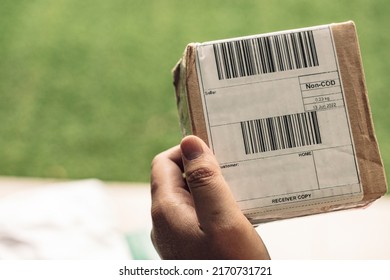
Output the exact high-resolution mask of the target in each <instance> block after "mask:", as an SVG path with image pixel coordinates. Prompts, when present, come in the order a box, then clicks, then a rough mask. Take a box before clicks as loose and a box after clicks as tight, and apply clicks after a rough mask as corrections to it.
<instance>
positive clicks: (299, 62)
mask: <svg viewBox="0 0 390 280" xmlns="http://www.w3.org/2000/svg"><path fill="white" fill-rule="evenodd" d="M213 49H214V57H215V63H216V67H217V72H218V78H219V80H225V79H231V78H238V77H246V76H253V75H259V74H267V73H274V72H280V71H287V70H294V69H301V68H308V67H314V66H318V65H319V62H318V57H317V50H316V44H315V42H314V36H313V31H311V30H309V31H302V32H295V33H288V34H280V35H274V36H268V37H258V38H251V39H244V40H237V41H229V42H222V43H216V44H214V45H213Z"/></svg>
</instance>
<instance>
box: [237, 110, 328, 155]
mask: <svg viewBox="0 0 390 280" xmlns="http://www.w3.org/2000/svg"><path fill="white" fill-rule="evenodd" d="M241 131H242V137H243V142H244V147H245V153H246V154H247V155H248V154H255V153H262V152H268V151H276V150H281V149H288V148H295V147H303V146H309V145H315V144H321V143H322V142H321V134H320V128H319V126H318V118H317V112H316V111H310V112H304V113H298V114H292V115H284V116H277V117H272V118H265V119H257V120H250V121H243V122H241Z"/></svg>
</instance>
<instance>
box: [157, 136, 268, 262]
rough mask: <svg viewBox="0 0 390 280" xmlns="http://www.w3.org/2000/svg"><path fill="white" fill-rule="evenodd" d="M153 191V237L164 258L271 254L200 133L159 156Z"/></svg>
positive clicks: (233, 257)
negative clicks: (232, 192) (199, 136)
mask: <svg viewBox="0 0 390 280" xmlns="http://www.w3.org/2000/svg"><path fill="white" fill-rule="evenodd" d="M183 172H184V174H185V178H184V177H183ZM151 193H152V209H151V214H152V220H153V229H152V233H151V237H152V241H153V244H154V247H155V248H156V250H157V252H158V253H159V255H160V257H161V258H162V259H269V254H268V251H267V249H266V247H265V245H264V243H263V241H262V240H261V238H260V236H259V235H258V234H257V232H256V230H255V229H254V228H253V226H252V225H251V223H250V222H249V221H248V220H247V219H246V218H245V216H244V215H243V214H242V212H241V210H240V209H239V207H238V205H237V203H236V201H235V199H234V197H233V195H232V194H231V192H230V189H229V187H228V185H227V183H226V182H225V180H224V178H223V176H222V173H221V170H220V167H219V164H218V162H217V160H216V159H215V157H214V155H213V153H212V151H211V150H210V149H209V148H208V147H207V145H206V144H205V143H204V142H203V141H202V140H201V139H199V138H198V137H196V136H187V137H185V138H184V139H183V140H182V142H181V145H180V146H176V147H173V148H171V149H169V150H167V151H165V152H162V153H161V154H159V155H157V156H156V157H155V158H154V160H153V162H152V172H151Z"/></svg>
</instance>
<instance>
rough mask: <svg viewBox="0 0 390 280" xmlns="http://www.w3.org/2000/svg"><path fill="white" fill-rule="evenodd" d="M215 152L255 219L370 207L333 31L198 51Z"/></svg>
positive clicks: (227, 42)
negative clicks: (318, 207)
mask: <svg viewBox="0 0 390 280" xmlns="http://www.w3.org/2000/svg"><path fill="white" fill-rule="evenodd" d="M196 63H197V69H198V77H199V84H200V88H201V95H202V102H203V106H204V112H205V120H206V126H207V130H208V131H207V132H208V136H209V140H210V147H211V148H212V150H213V151H214V153H215V155H216V157H217V159H218V161H219V163H220V166H221V168H222V172H223V175H224V177H225V178H226V180H227V182H228V183H229V185H230V187H231V189H232V191H233V193H234V195H235V197H236V199H237V201H238V203H239V205H240V207H241V209H242V210H243V211H244V212H245V213H247V214H248V215H250V214H259V213H260V214H261V213H270V212H272V211H274V210H280V209H286V210H287V211H288V209H292V208H295V209H296V208H297V207H298V208H306V207H310V205H313V204H323V205H331V204H336V203H340V202H347V201H348V202H353V201H359V200H361V199H362V195H363V194H362V188H361V185H360V180H359V170H358V166H357V160H356V156H355V149H354V145H353V140H352V136H351V135H352V134H351V129H350V124H349V119H348V112H347V110H346V104H345V97H344V92H343V86H342V81H341V77H340V73H339V68H338V62H337V56H336V54H335V46H334V42H333V37H332V32H331V29H330V27H329V26H319V27H314V28H309V29H299V30H293V31H286V32H279V33H271V34H266V35H258V36H250V37H242V38H235V39H229V40H224V41H214V42H207V43H203V44H199V45H198V46H197V61H196Z"/></svg>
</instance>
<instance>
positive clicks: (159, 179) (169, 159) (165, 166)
mask: <svg viewBox="0 0 390 280" xmlns="http://www.w3.org/2000/svg"><path fill="white" fill-rule="evenodd" d="M186 189H187V187H186V183H185V180H184V178H183V163H182V158H181V150H180V147H179V146H175V147H173V148H170V149H169V150H166V151H164V152H162V153H160V154H158V155H157V156H156V157H155V158H154V159H153V161H152V170H151V195H152V201H155V200H156V199H162V198H164V197H165V198H166V197H167V196H172V195H175V194H177V193H181V192H182V191H186Z"/></svg>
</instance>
